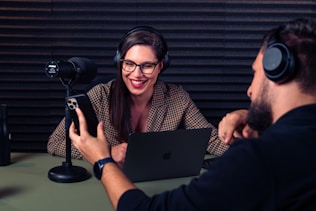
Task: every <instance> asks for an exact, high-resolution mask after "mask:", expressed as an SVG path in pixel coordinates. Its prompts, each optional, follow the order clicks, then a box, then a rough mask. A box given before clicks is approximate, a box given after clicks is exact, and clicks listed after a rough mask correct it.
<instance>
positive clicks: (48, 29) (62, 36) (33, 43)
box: [0, 0, 316, 152]
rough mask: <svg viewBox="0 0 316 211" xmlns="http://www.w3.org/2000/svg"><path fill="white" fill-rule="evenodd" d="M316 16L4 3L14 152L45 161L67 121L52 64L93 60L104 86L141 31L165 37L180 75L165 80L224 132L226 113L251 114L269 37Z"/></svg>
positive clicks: (172, 3) (246, 6) (252, 4)
mask: <svg viewBox="0 0 316 211" xmlns="http://www.w3.org/2000/svg"><path fill="white" fill-rule="evenodd" d="M315 6H316V5H315V1H311V0H309V1H308V0H307V1H297V0H295V1H286V0H284V1H281V0H280V1H276V0H273V1H271V0H261V1H252V0H248V1H245V0H244V1H242V0H235V1H234V0H230V1H229V0H190V1H185V0H159V1H153V0H139V1H137V0H135V1H133V0H125V1H123V0H112V1H110V0H104V1H101V0H99V1H93V0H91V1H86V0H68V1H67V0H56V1H55V0H51V1H48V0H36V1H35V0H34V1H32V0H23V1H16V0H10V1H0V103H2V104H3V103H4V104H7V105H8V111H9V115H8V117H9V118H8V121H9V126H10V130H11V136H12V141H11V146H12V151H40V152H45V151H46V144H47V140H48V137H49V135H50V134H51V132H52V131H53V130H54V129H55V127H56V126H57V124H58V123H59V121H60V120H61V118H62V117H63V116H64V97H65V95H66V92H65V87H64V86H63V85H62V84H61V82H60V81H59V79H58V78H55V79H50V78H48V77H47V76H46V75H45V71H44V67H45V64H46V63H47V62H49V61H52V60H56V61H57V60H68V59H69V58H71V57H74V56H80V57H87V58H89V59H92V60H93V61H94V62H95V63H96V64H97V66H98V77H103V76H107V75H110V74H113V73H115V68H114V67H113V60H112V58H113V55H114V53H115V50H116V46H117V44H118V42H119V39H120V38H121V37H122V35H123V34H124V33H125V32H126V31H127V30H129V29H130V28H132V27H134V26H137V25H150V26H153V27H155V28H157V29H158V30H160V31H161V32H162V33H163V35H164V36H165V38H166V40H167V42H168V44H169V54H170V57H171V66H170V68H169V69H168V70H167V71H165V72H164V73H163V75H162V76H161V79H163V80H166V81H168V82H171V83H177V84H181V85H183V87H184V88H185V89H186V90H187V91H188V92H189V93H190V95H191V97H192V98H193V100H194V101H195V103H196V104H197V106H198V107H199V108H200V109H201V112H202V113H203V114H204V115H205V116H206V118H207V119H208V120H209V121H210V122H211V123H213V124H214V125H215V126H217V124H218V122H219V121H220V119H221V117H222V116H223V115H225V114H226V113H227V112H230V111H232V110H235V109H239V108H247V107H248V105H249V99H248V97H247V95H246V90H247V88H248V85H249V83H250V81H251V78H252V73H251V64H252V61H253V59H254V58H255V56H256V54H257V52H258V49H259V47H260V44H261V43H260V41H261V37H262V35H263V33H264V32H265V31H266V30H267V29H270V28H272V27H276V26H278V25H279V24H280V23H282V22H285V21H288V20H290V19H293V18H298V17H312V18H314V17H315V14H316V13H315ZM86 87H87V85H76V86H74V87H73V89H74V91H76V92H82V91H84V90H85V89H86Z"/></svg>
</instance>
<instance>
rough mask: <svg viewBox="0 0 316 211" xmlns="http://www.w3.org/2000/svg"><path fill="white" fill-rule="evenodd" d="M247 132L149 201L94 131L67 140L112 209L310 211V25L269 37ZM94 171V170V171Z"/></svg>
mask: <svg viewBox="0 0 316 211" xmlns="http://www.w3.org/2000/svg"><path fill="white" fill-rule="evenodd" d="M252 69H253V74H254V77H253V81H252V83H251V85H250V87H249V89H248V92H247V94H248V96H249V97H250V99H251V106H250V108H249V112H248V115H247V121H246V122H247V123H248V125H249V126H250V127H251V128H252V129H255V130H258V131H263V132H262V133H261V134H260V136H259V137H258V138H256V139H242V140H237V141H235V142H234V143H233V144H232V145H231V147H230V149H229V150H228V151H227V152H225V153H224V155H223V156H221V157H219V158H218V159H217V160H216V161H215V162H214V164H213V165H212V166H211V167H210V168H209V170H208V171H207V172H205V173H204V174H202V175H201V176H200V177H199V178H196V179H193V180H192V181H191V183H190V184H188V185H183V186H181V187H179V188H177V189H175V190H172V191H168V192H164V193H161V194H158V195H155V196H153V197H148V196H146V195H145V193H143V192H142V191H141V190H139V189H137V188H136V187H135V186H134V185H133V184H132V183H131V182H130V181H129V180H128V179H127V178H126V177H125V175H124V174H123V173H122V171H121V170H120V169H119V168H118V167H117V165H116V164H115V163H114V162H111V152H110V147H109V145H108V143H107V141H106V139H105V136H104V134H103V132H102V127H103V124H102V123H100V124H99V126H98V137H97V138H93V137H91V136H90V135H89V134H88V132H87V130H86V128H87V126H86V123H85V119H84V116H83V114H82V112H81V111H80V110H79V109H77V113H78V116H79V119H80V131H81V136H78V135H77V133H76V131H75V128H74V125H72V126H71V128H70V138H71V139H72V141H73V144H74V145H75V146H76V147H77V148H78V149H79V150H80V152H81V153H82V154H83V156H84V157H85V158H86V159H87V160H88V161H89V162H90V163H91V164H94V163H95V162H96V161H98V160H101V159H103V158H105V159H103V160H102V161H100V162H101V163H105V164H104V165H98V163H97V164H96V165H95V174H96V176H97V177H99V178H100V179H101V182H102V184H103V186H104V188H105V190H106V191H107V193H108V196H109V198H110V201H111V202H112V204H113V206H114V208H115V209H117V210H124V211H126V210H316V200H315V199H316V157H315V150H316V24H315V23H314V22H312V21H310V20H306V19H296V20H293V21H290V22H288V23H286V24H284V25H281V26H280V27H278V28H276V29H273V30H271V31H269V33H268V34H267V35H266V36H265V37H264V40H263V45H262V47H261V49H260V51H259V53H258V55H257V58H256V59H255V61H254V63H253V65H252ZM99 166H100V168H99Z"/></svg>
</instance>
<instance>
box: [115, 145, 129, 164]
mask: <svg viewBox="0 0 316 211" xmlns="http://www.w3.org/2000/svg"><path fill="white" fill-rule="evenodd" d="M126 149H127V143H122V144H118V145H115V146H112V149H111V153H112V158H113V160H114V161H115V162H116V163H117V165H118V166H119V167H120V168H122V167H123V165H124V161H125V155H126Z"/></svg>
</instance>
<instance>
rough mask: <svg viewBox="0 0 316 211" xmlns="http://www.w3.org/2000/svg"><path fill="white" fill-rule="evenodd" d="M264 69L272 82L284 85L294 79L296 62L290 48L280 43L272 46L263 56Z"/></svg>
mask: <svg viewBox="0 0 316 211" xmlns="http://www.w3.org/2000/svg"><path fill="white" fill-rule="evenodd" d="M262 62H263V69H264V72H265V74H266V76H267V78H269V79H270V80H272V81H274V82H276V83H284V82H286V81H288V80H290V79H291V78H292V76H293V75H294V71H295V60H294V56H293V53H292V52H291V51H290V50H289V48H288V47H287V46H286V45H285V44H283V43H280V42H276V43H273V44H272V45H270V46H269V47H268V48H267V49H266V51H265V53H264V55H263V61H262Z"/></svg>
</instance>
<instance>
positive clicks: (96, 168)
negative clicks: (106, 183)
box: [93, 162, 102, 179]
mask: <svg viewBox="0 0 316 211" xmlns="http://www.w3.org/2000/svg"><path fill="white" fill-rule="evenodd" d="M93 172H94V176H95V177H96V178H97V179H101V173H102V167H101V166H100V164H99V162H95V164H94V166H93Z"/></svg>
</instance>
